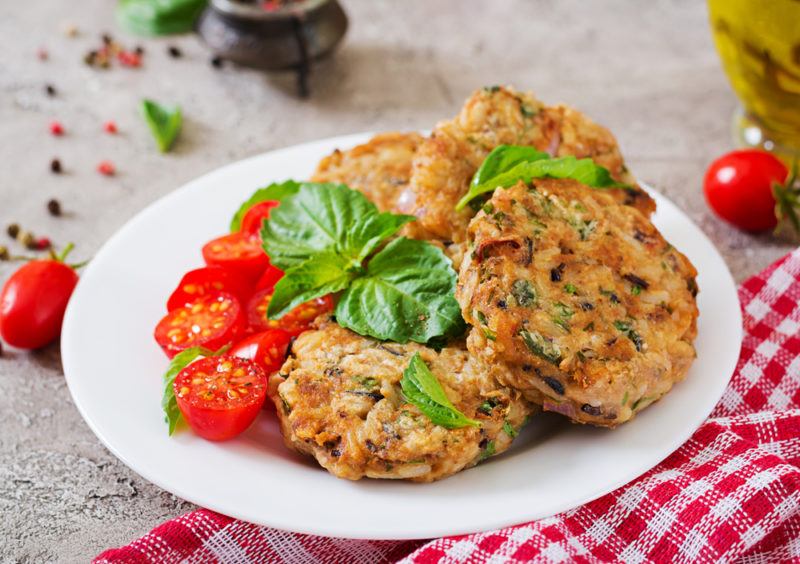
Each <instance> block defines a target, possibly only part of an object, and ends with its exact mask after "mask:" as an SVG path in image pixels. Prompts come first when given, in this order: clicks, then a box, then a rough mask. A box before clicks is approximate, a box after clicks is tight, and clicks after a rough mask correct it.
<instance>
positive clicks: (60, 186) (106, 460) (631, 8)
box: [0, 0, 791, 562]
mask: <svg viewBox="0 0 800 564" xmlns="http://www.w3.org/2000/svg"><path fill="white" fill-rule="evenodd" d="M112 4H113V2H110V1H108V0H82V1H81V2H52V1H47V0H28V1H27V2H22V3H18V2H11V1H10V0H6V1H4V2H2V3H0V45H2V53H3V56H2V57H0V224H2V226H5V225H6V224H8V223H9V222H12V221H17V222H19V223H21V224H22V225H23V226H26V227H29V228H30V229H33V230H34V231H37V232H39V233H41V234H46V235H48V236H50V237H52V238H53V240H54V241H57V242H67V241H74V242H75V243H76V244H77V246H78V248H77V251H76V252H75V257H76V258H79V259H83V258H88V257H90V256H91V255H92V253H94V252H95V251H96V250H97V249H98V248H99V247H100V246H101V245H102V244H103V242H104V241H105V240H106V239H107V238H108V237H109V236H110V235H111V234H112V233H113V232H114V231H115V230H116V229H118V228H119V227H120V226H121V225H122V224H123V223H124V222H125V221H126V220H127V219H128V218H130V217H131V216H133V215H134V214H135V213H136V212H137V211H139V210H141V209H142V208H144V207H145V206H147V205H148V204H149V203H150V202H152V201H153V200H155V199H156V198H158V197H159V196H161V195H163V194H165V193H167V192H169V191H170V190H172V189H174V188H176V187H177V186H180V185H181V184H183V183H184V182H186V181H188V180H191V179H193V178H195V177H197V176H199V175H201V174H203V173H205V172H208V171H210V170H212V169H214V168H216V167H218V166H220V165H223V164H225V163H228V162H231V161H235V160H238V159H241V158H243V157H247V156H249V155H254V154H257V153H261V152H263V151H268V150H270V149H274V148H278V147H283V146H287V145H292V144H295V143H299V142H303V141H309V140H313V139H317V138H322V137H327V136H331V135H339V134H345V133H352V132H357V131H364V130H390V129H414V128H428V127H430V126H431V125H432V124H433V123H434V122H435V121H436V120H438V119H441V118H444V117H447V116H450V115H451V114H453V113H454V112H455V111H456V110H457V108H458V107H459V105H460V103H461V100H462V99H463V98H465V97H466V96H467V95H468V93H469V92H470V91H471V90H473V89H475V88H477V87H480V86H483V85H490V84H498V83H511V84H515V85H517V86H518V87H520V88H526V89H533V90H535V91H537V92H538V93H539V95H540V96H541V97H542V98H543V99H545V100H548V101H552V102H556V101H564V102H568V103H570V104H573V105H575V106H577V107H579V108H581V109H583V110H585V111H586V112H587V113H589V115H591V116H593V117H595V119H597V120H598V121H600V122H602V123H604V124H606V125H608V126H609V127H611V128H612V129H613V131H614V132H615V133H616V135H617V137H618V138H619V140H620V142H621V144H622V146H623V149H624V152H625V154H626V156H627V159H628V161H629V164H630V165H631V167H632V168H633V170H634V172H635V173H636V174H637V175H638V176H639V177H640V178H641V179H643V180H645V181H647V182H650V183H652V184H653V185H654V186H656V187H658V189H659V190H661V191H663V192H664V193H665V194H667V195H668V196H669V197H670V198H672V199H673V200H674V201H675V202H676V203H677V204H678V205H679V206H680V207H681V208H683V209H684V210H685V211H686V212H687V213H688V214H689V215H690V216H691V218H692V219H693V220H695V221H696V222H698V223H699V224H700V225H701V226H702V228H703V230H704V231H705V232H706V233H707V234H708V235H709V236H710V237H711V238H712V240H713V241H714V242H715V243H716V245H717V246H718V247H719V249H720V251H721V252H722V253H723V254H724V255H725V258H726V260H727V261H728V264H729V266H730V268H731V270H732V271H733V273H734V276H735V277H736V279H737V280H742V279H743V278H745V277H746V276H748V275H750V274H752V273H754V272H756V271H757V270H759V269H760V268H762V267H764V266H766V265H767V264H768V263H770V262H771V261H772V260H774V259H775V258H777V257H778V256H780V255H781V254H783V253H785V252H786V251H788V250H789V249H790V247H791V246H790V245H789V244H788V243H782V242H779V241H775V240H774V239H772V238H770V237H769V236H759V237H753V236H749V235H745V234H742V233H739V232H736V231H735V230H733V229H732V228H730V227H728V226H726V225H724V224H723V223H721V222H719V221H718V220H716V219H714V218H713V217H712V216H711V215H710V213H709V211H708V209H707V208H706V205H705V203H704V201H703V197H702V191H701V183H702V175H703V172H704V170H705V167H706V165H707V164H708V162H709V161H710V160H711V159H712V158H713V157H714V156H716V155H718V154H720V153H722V152H724V151H726V150H728V149H730V148H731V139H730V134H729V124H730V116H731V112H732V111H733V109H734V107H735V103H736V102H735V99H734V97H733V95H732V94H731V92H730V90H729V88H728V85H727V83H726V81H725V78H724V76H723V74H722V72H721V70H720V67H719V64H718V61H717V58H716V55H715V52H714V50H713V47H712V43H711V39H710V36H709V30H708V25H707V21H706V12H705V7H704V3H703V2H701V1H699V0H674V1H666V0H659V1H655V0H654V1H651V2H639V1H636V0H627V1H626V0H607V1H606V0H604V1H600V0H598V1H595V2H591V3H589V2H583V1H581V0H567V1H564V0H562V1H558V2H556V1H554V0H536V1H534V0H517V1H508V0H504V1H501V2H486V1H478V0H469V1H464V0H449V1H439V2H430V1H424V0H411V1H406V2H375V1H372V0H345V1H344V4H345V7H346V8H347V10H348V12H349V15H350V17H351V24H352V25H351V29H350V33H349V35H348V37H347V39H346V43H345V44H344V45H343V47H342V49H341V50H340V51H339V52H338V54H337V55H336V57H335V58H334V59H332V60H329V61H326V62H324V63H322V64H320V65H319V66H317V67H316V68H315V74H314V76H313V78H312V80H311V85H312V89H313V97H312V98H311V99H310V100H307V101H302V100H298V99H296V98H295V97H294V92H293V79H292V77H291V76H286V75H273V76H267V75H264V74H261V73H259V72H254V71H250V70H243V69H236V68H232V67H226V68H225V69H223V70H220V71H218V70H214V69H212V68H211V67H210V65H209V63H208V61H209V55H208V53H206V52H205V50H204V48H203V46H202V45H201V44H200V43H199V42H198V40H197V39H196V38H195V37H192V36H185V37H179V38H174V39H167V40H164V39H159V40H152V39H147V40H142V39H135V38H130V37H128V36H125V35H124V34H122V33H121V32H119V31H118V30H117V29H115V25H114V20H113V14H112ZM69 23H73V24H75V25H76V26H77V27H78V29H79V30H80V33H79V35H78V37H76V38H67V37H65V35H64V34H63V33H62V32H61V30H62V29H63V27H64V26H65V25H67V24H69ZM106 31H107V32H111V33H113V34H114V35H115V36H116V37H118V38H119V39H122V40H123V41H124V42H125V43H128V44H129V45H131V46H132V45H134V44H136V43H140V44H142V45H143V46H144V47H145V49H146V51H147V52H146V55H145V59H144V61H145V63H144V67H143V68H142V69H140V70H129V69H123V68H114V69H112V70H109V71H97V70H93V69H89V68H87V67H86V66H85V65H84V64H83V63H82V62H81V60H82V56H83V54H84V53H85V52H86V51H87V50H88V49H89V48H91V47H92V46H94V45H96V44H97V43H98V42H99V34H100V33H102V32H106ZM168 44H175V45H178V46H179V47H180V48H181V49H182V50H183V53H184V56H183V58H181V59H178V60H173V59H171V58H169V57H168V56H167V54H166V52H165V50H166V46H167V45H168ZM40 47H44V48H46V49H48V51H49V53H50V58H49V60H47V61H46V62H41V61H39V60H37V57H36V55H35V53H36V50H37V48H40ZM46 83H51V84H53V85H54V86H55V87H56V88H57V90H58V94H57V95H56V96H55V97H52V98H50V97H47V96H46V95H45V93H44V85H45V84H46ZM144 96H148V97H153V98H155V99H158V100H162V101H165V102H176V103H180V104H181V105H182V106H183V109H184V113H185V118H186V123H185V128H184V132H183V136H182V138H181V140H180V142H179V143H178V145H177V147H176V149H175V151H174V152H173V153H170V154H168V155H166V156H165V155H161V154H159V153H158V152H157V151H156V150H155V148H154V144H153V140H152V139H151V137H150V135H149V133H148V131H147V130H146V128H145V126H144V124H143V122H142V120H141V118H140V116H139V114H138V101H139V100H140V98H142V97H144ZM52 119H59V120H61V121H62V122H63V123H64V125H65V127H66V128H67V135H65V136H64V137H62V138H54V137H51V136H50V135H49V134H48V133H47V124H48V123H49V121H50V120H52ZM107 119H114V120H116V122H117V124H118V126H119V129H120V133H119V135H117V136H114V137H112V136H109V135H107V134H104V133H103V132H102V131H101V124H102V123H103V121H105V120H107ZM55 156H57V157H59V158H60V159H61V160H62V163H63V165H64V168H65V174H63V175H61V176H55V175H52V174H51V173H50V172H49V162H50V159H51V158H52V157H55ZM105 158H107V159H111V160H112V161H114V163H115V164H116V165H117V168H118V171H119V173H118V175H117V176H115V177H113V178H106V177H102V176H100V175H99V174H97V173H96V172H95V171H94V167H95V166H96V164H97V162H98V161H99V160H101V159H105ZM221 189H224V187H223V188H221ZM51 197H57V198H59V199H60V200H61V202H62V204H63V207H64V208H65V210H66V212H67V214H66V216H65V217H62V218H51V217H49V216H48V214H47V213H46V210H45V202H46V201H47V200H48V199H49V198H51ZM0 242H2V243H6V242H7V240H6V239H5V235H4V234H2V233H0ZM11 269H12V266H11V265H8V264H0V280H4V279H5V278H6V276H7V275H8V274H10V272H11ZM109 377H110V378H113V371H111V372H110V373H109ZM191 508H192V507H191V505H190V504H188V503H185V502H183V501H181V500H179V499H177V498H175V497H173V496H172V495H170V494H168V493H166V492H164V491H161V490H160V489H158V488H156V487H154V486H152V485H150V484H148V483H147V482H146V481H144V480H143V479H141V478H139V477H138V476H137V475H135V474H134V473H133V472H131V471H130V470H128V469H127V468H126V467H125V466H124V465H123V464H122V463H120V462H119V461H117V460H116V459H115V458H114V456H113V455H111V454H110V453H109V452H108V451H107V450H106V449H105V448H104V447H102V446H101V445H100V443H99V442H98V440H97V439H96V438H95V437H94V435H93V434H92V433H91V431H90V430H89V429H88V428H87V427H86V425H85V424H84V422H83V421H82V419H81V417H80V416H79V414H78V412H77V411H76V410H75V408H74V406H73V404H72V401H71V399H70V396H69V392H68V390H67V387H66V385H65V383H64V380H63V376H62V371H61V363H60V356H59V351H58V348H57V347H56V346H52V347H49V348H47V349H45V350H43V351H39V352H36V353H33V354H28V353H22V352H10V351H7V352H6V354H5V355H4V356H3V357H2V358H0V560H3V561H6V560H7V561H22V562H40V561H64V562H73V561H77V562H80V561H87V560H88V559H90V557H92V556H93V555H95V554H97V553H98V552H99V551H101V550H102V549H104V548H107V547H110V546H116V545H120V544H124V543H126V542H129V541H130V540H133V539H134V538H135V537H137V536H139V535H141V534H144V533H146V532H147V531H148V530H149V529H151V528H152V527H154V526H155V525H157V524H158V523H160V522H161V521H163V520H165V519H168V518H170V517H173V516H175V515H178V514H180V513H181V512H184V511H187V510H189V509H191Z"/></svg>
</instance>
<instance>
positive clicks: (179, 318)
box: [155, 292, 245, 358]
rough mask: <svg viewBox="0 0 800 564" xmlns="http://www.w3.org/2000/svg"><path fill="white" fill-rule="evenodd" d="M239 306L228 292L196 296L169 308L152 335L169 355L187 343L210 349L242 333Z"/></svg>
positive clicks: (228, 342)
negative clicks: (183, 303) (182, 303)
mask: <svg viewBox="0 0 800 564" xmlns="http://www.w3.org/2000/svg"><path fill="white" fill-rule="evenodd" d="M244 329H245V316H244V312H243V311H242V306H241V305H239V300H237V299H236V298H235V297H234V296H233V295H232V294H227V293H225V292H219V293H217V294H207V295H205V296H200V297H199V298H197V299H196V300H195V301H193V302H190V303H189V304H187V305H185V306H182V307H179V308H176V309H173V310H172V311H170V312H169V313H167V315H165V316H164V317H163V318H162V319H161V321H159V322H158V325H156V330H155V339H156V342H157V343H158V344H159V346H160V347H161V348H162V349H163V350H164V352H165V353H166V355H167V356H168V357H170V358H172V357H173V356H175V355H176V354H178V353H179V352H181V351H182V350H185V349H188V348H189V347H205V348H207V349H210V350H212V351H215V350H217V349H219V348H220V347H222V346H224V345H227V344H230V343H233V342H235V341H236V340H238V339H239V337H240V336H241V335H242V333H244Z"/></svg>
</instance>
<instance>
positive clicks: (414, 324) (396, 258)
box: [336, 237, 465, 343]
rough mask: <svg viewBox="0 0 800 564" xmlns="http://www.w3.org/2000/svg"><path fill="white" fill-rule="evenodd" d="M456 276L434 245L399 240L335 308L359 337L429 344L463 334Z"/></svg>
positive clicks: (371, 263) (375, 260) (377, 258)
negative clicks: (429, 341) (455, 294)
mask: <svg viewBox="0 0 800 564" xmlns="http://www.w3.org/2000/svg"><path fill="white" fill-rule="evenodd" d="M455 285H456V273H455V271H454V270H453V268H452V265H451V263H450V260H449V259H448V258H447V257H445V256H444V253H442V251H441V250H440V249H438V248H436V247H434V246H433V245H431V244H430V243H427V242H425V241H417V240H413V239H406V238H405V237H401V238H399V239H395V240H394V241H392V242H391V243H389V244H388V245H386V247H385V248H384V249H383V250H381V251H380V252H379V253H377V254H376V255H375V256H374V257H373V258H372V259H371V260H370V261H369V264H368V266H367V272H366V274H365V275H364V276H362V277H359V278H356V279H355V280H354V281H353V283H352V284H351V286H350V287H349V288H348V289H347V290H346V291H345V292H344V293H343V294H342V296H341V298H340V299H339V303H338V304H337V306H336V320H337V322H338V323H339V324H340V325H342V326H343V327H347V328H349V329H352V330H353V331H355V332H356V333H358V334H359V335H369V336H371V337H375V338H376V339H381V340H392V341H396V342H398V343H407V342H408V341H415V342H418V343H425V342H427V341H428V340H430V339H432V338H434V337H439V336H441V335H455V334H458V333H460V332H463V330H464V327H465V326H464V320H463V319H462V317H461V309H460V307H459V305H458V302H456V300H455V297H454V293H455Z"/></svg>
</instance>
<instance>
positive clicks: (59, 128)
mask: <svg viewBox="0 0 800 564" xmlns="http://www.w3.org/2000/svg"><path fill="white" fill-rule="evenodd" d="M50 133H52V134H53V135H56V136H58V135H64V126H63V125H61V122H58V121H51V122H50Z"/></svg>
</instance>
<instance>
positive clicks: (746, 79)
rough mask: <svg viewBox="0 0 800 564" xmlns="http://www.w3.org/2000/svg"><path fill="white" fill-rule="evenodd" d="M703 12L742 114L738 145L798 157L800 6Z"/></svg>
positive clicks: (712, 2) (719, 3)
mask: <svg viewBox="0 0 800 564" xmlns="http://www.w3.org/2000/svg"><path fill="white" fill-rule="evenodd" d="M708 7H709V13H710V18H711V29H712V32H713V35H714V42H715V43H716V46H717V51H719V55H720V58H721V59H722V65H723V67H724V69H725V72H726V73H727V75H728V78H729V80H730V82H731V85H732V86H733V89H734V91H735V92H736V94H737V96H738V97H739V100H740V101H741V102H742V106H743V110H744V112H743V114H742V115H741V116H740V120H739V122H740V123H739V131H738V135H739V136H740V140H741V141H742V142H743V144H749V145H757V146H763V147H765V148H767V149H772V150H775V151H777V152H779V153H784V154H787V155H788V156H792V157H796V156H798V155H800V0H708ZM748 128H750V129H749V130H748Z"/></svg>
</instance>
